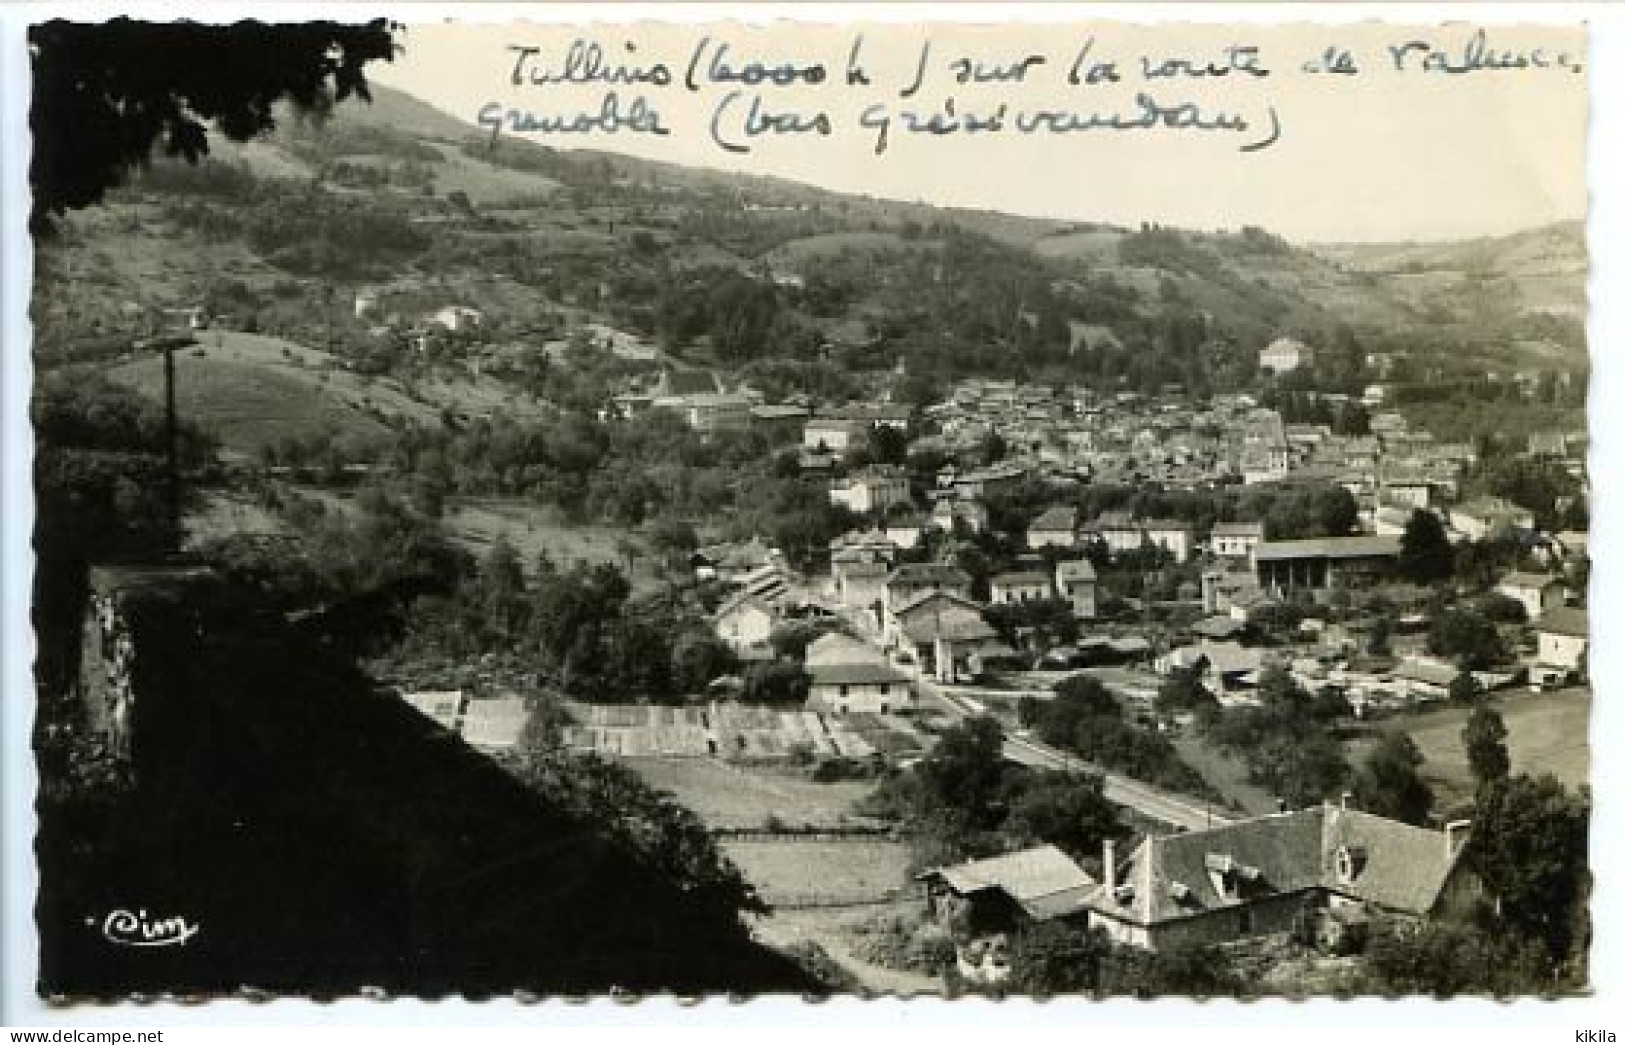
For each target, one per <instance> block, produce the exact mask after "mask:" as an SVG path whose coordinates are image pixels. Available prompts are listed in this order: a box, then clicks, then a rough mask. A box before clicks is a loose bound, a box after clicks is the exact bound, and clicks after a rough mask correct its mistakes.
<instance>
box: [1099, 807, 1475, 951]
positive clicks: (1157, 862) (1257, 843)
mask: <svg viewBox="0 0 1625 1045" xmlns="http://www.w3.org/2000/svg"><path fill="white" fill-rule="evenodd" d="M1463 826H1464V825H1462V824H1451V825H1448V826H1447V827H1446V828H1445V829H1444V830H1443V831H1435V830H1430V829H1427V828H1420V827H1412V826H1410V825H1408V824H1403V823H1400V822H1398V821H1396V820H1389V819H1387V818H1385V817H1380V816H1375V815H1373V814H1370V813H1364V812H1360V811H1358V810H1354V809H1347V808H1343V807H1341V806H1334V805H1331V804H1324V805H1320V806H1315V807H1311V808H1309V809H1303V810H1299V811H1296V812H1289V813H1277V814H1274V815H1271V816H1263V817H1257V818H1255V819H1252V820H1242V821H1239V822H1236V823H1231V824H1227V825H1224V826H1222V827H1215V828H1210V829H1208V830H1204V831H1190V832H1186V833H1183V834H1172V835H1162V836H1155V837H1148V838H1146V839H1145V840H1144V841H1143V842H1141V843H1140V844H1139V846H1137V847H1136V848H1135V849H1134V851H1133V852H1132V853H1130V854H1129V857H1128V859H1126V860H1123V861H1119V860H1118V859H1117V854H1116V852H1115V851H1114V846H1113V844H1112V843H1110V842H1108V843H1107V844H1106V846H1105V848H1104V853H1103V857H1102V869H1101V876H1102V879H1103V880H1102V881H1101V883H1100V885H1099V886H1098V887H1097V888H1096V889H1095V890H1094V892H1092V893H1091V894H1090V896H1089V900H1088V906H1089V911H1090V915H1089V924H1090V925H1091V926H1093V927H1098V928H1101V929H1103V930H1105V931H1106V933H1107V934H1108V935H1109V936H1111V937H1112V939H1114V940H1116V941H1117V942H1119V943H1124V944H1130V945H1133V946H1138V947H1145V948H1149V949H1152V950H1157V949H1161V948H1165V947H1168V946H1171V945H1182V944H1214V943H1225V942H1228V941H1232V940H1238V939H1245V938H1248V937H1255V936H1263V935H1268V934H1272V933H1284V932H1292V931H1295V930H1297V929H1299V928H1300V927H1301V926H1302V925H1303V924H1305V919H1307V920H1308V923H1309V924H1311V925H1314V926H1315V928H1316V932H1317V935H1318V936H1320V937H1321V939H1322V941H1323V942H1324V943H1326V944H1327V945H1329V946H1335V945H1336V944H1337V942H1338V940H1337V937H1338V936H1339V935H1340V934H1341V933H1343V932H1344V931H1346V930H1347V928H1348V927H1350V926H1352V925H1356V924H1359V923H1360V922H1361V921H1363V920H1364V919H1366V918H1369V917H1371V916H1373V915H1377V916H1383V917H1397V918H1404V919H1421V918H1426V917H1429V916H1432V915H1435V914H1437V913H1439V912H1440V911H1441V910H1442V909H1444V908H1446V907H1448V906H1452V905H1454V904H1456V903H1458V902H1464V901H1466V900H1467V899H1469V898H1470V897H1472V896H1473V895H1476V892H1475V890H1476V883H1475V882H1474V881H1473V880H1472V877H1471V875H1470V874H1469V873H1468V872H1467V870H1466V869H1465V867H1464V866H1463V865H1462V863H1461V859H1460V858H1461V851H1462V845H1463V843H1464V841H1465V832H1464V831H1463V830H1461V828H1462V827H1463Z"/></svg>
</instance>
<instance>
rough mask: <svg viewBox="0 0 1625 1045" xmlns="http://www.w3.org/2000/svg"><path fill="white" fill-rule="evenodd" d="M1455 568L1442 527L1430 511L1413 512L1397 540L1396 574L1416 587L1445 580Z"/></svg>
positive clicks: (1452, 553)
mask: <svg viewBox="0 0 1625 1045" xmlns="http://www.w3.org/2000/svg"><path fill="white" fill-rule="evenodd" d="M1454 569H1455V553H1454V552H1453V551H1452V550H1451V547H1450V538H1449V537H1448V536H1446V534H1445V532H1444V524H1443V523H1441V522H1440V521H1439V517H1438V516H1437V515H1434V514H1433V513H1432V512H1424V511H1420V510H1418V511H1415V512H1412V513H1411V518H1410V521H1409V522H1407V523H1406V524H1405V533H1404V534H1403V535H1402V536H1401V537H1400V539H1399V572H1400V574H1401V576H1403V577H1404V578H1405V579H1406V580H1409V581H1414V582H1416V583H1417V584H1432V583H1434V582H1435V581H1442V580H1446V579H1448V578H1449V577H1450V574H1451V572H1452V571H1453V570H1454Z"/></svg>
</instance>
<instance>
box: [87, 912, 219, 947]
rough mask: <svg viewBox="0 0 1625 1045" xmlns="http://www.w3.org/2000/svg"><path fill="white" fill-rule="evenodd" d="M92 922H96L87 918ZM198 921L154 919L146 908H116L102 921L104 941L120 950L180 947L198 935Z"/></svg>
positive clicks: (175, 917) (199, 927)
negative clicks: (120, 948) (132, 909)
mask: <svg viewBox="0 0 1625 1045" xmlns="http://www.w3.org/2000/svg"><path fill="white" fill-rule="evenodd" d="M85 920H86V921H87V922H93V921H94V920H93V919H89V918H87V919H85ZM200 929H201V926H199V925H198V924H197V923H196V922H192V921H188V920H187V919H186V918H185V917H182V916H181V915H174V916H172V917H169V918H154V917H152V916H150V915H148V914H147V912H146V909H145V908H143V909H141V910H139V911H129V910H126V909H124V908H122V907H119V908H115V909H114V910H112V911H109V912H108V913H107V917H106V918H103V919H102V938H103V939H105V940H106V941H107V942H108V943H112V944H117V945H118V946H120V947H180V946H184V945H185V944H186V942H187V941H188V940H190V939H191V938H192V937H194V936H196V935H197V934H198V931H199V930H200Z"/></svg>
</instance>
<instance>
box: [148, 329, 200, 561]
mask: <svg viewBox="0 0 1625 1045" xmlns="http://www.w3.org/2000/svg"><path fill="white" fill-rule="evenodd" d="M195 344H197V338H195V337H193V336H192V335H190V334H165V335H160V336H158V337H151V338H146V339H144V340H141V341H137V342H136V343H135V348H136V350H137V351H158V352H162V353H163V354H164V494H165V500H166V504H165V508H166V509H167V515H168V518H167V519H166V520H165V523H166V524H167V529H168V533H167V534H166V535H165V536H166V538H167V543H168V544H169V550H170V551H180V549H181V539H182V529H181V447H180V418H179V411H178V410H177V409H176V406H175V352H176V350H177V349H182V348H189V347H191V346H192V345H195Z"/></svg>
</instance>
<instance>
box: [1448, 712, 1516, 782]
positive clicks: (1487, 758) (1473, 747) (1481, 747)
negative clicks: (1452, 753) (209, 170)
mask: <svg viewBox="0 0 1625 1045" xmlns="http://www.w3.org/2000/svg"><path fill="white" fill-rule="evenodd" d="M1506 737H1507V727H1506V723H1505V722H1503V721H1502V720H1501V715H1500V713H1499V712H1497V711H1496V710H1495V709H1494V708H1492V707H1488V706H1486V705H1483V704H1480V705H1479V706H1478V707H1477V708H1475V709H1474V710H1473V714H1472V717H1470V718H1469V719H1468V720H1467V725H1466V726H1465V727H1463V728H1462V731H1461V744H1462V747H1464V748H1466V750H1467V764H1468V765H1469V766H1470V767H1471V768H1472V771H1473V779H1474V780H1476V781H1478V786H1479V787H1480V788H1485V787H1490V786H1493V785H1495V784H1499V783H1501V782H1502V781H1504V780H1505V779H1506V778H1507V774H1508V773H1510V772H1511V771H1512V758H1511V756H1509V755H1508V754H1507V746H1506Z"/></svg>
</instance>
